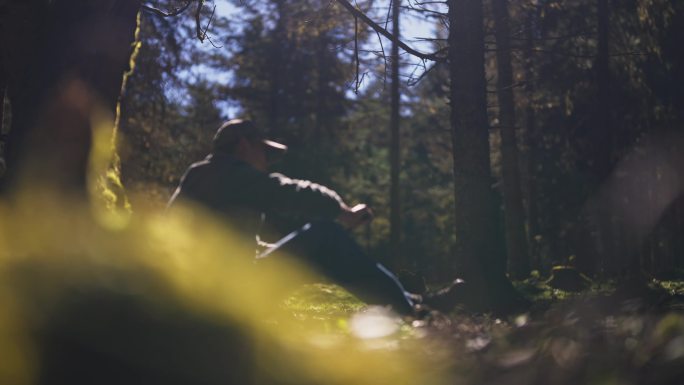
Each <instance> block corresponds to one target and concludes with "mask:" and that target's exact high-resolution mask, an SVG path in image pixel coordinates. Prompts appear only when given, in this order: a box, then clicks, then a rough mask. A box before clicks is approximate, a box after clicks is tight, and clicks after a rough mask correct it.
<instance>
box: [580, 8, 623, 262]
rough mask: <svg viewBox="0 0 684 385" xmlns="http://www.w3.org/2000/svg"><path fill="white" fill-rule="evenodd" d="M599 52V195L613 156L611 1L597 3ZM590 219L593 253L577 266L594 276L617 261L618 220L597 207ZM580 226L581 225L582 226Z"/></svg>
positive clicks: (594, 152)
mask: <svg viewBox="0 0 684 385" xmlns="http://www.w3.org/2000/svg"><path fill="white" fill-rule="evenodd" d="M596 5H597V8H596V20H597V28H598V33H597V50H596V61H595V71H594V76H595V80H596V109H595V111H594V117H593V129H592V132H591V134H590V136H589V149H590V152H589V153H588V154H587V156H588V157H589V159H592V160H593V162H592V163H593V164H592V165H591V170H592V175H591V179H592V183H593V184H594V186H595V191H599V190H600V188H601V185H602V184H603V183H605V182H606V181H607V180H608V177H609V175H610V171H611V166H612V156H613V151H614V149H613V132H612V127H611V122H610V112H611V99H610V68H609V50H608V47H609V35H608V32H609V28H608V27H609V22H610V13H609V7H608V0H597V2H596ZM592 211H593V212H592V213H590V215H591V216H593V217H594V218H595V224H596V225H595V226H596V227H595V231H594V234H593V235H591V236H589V237H587V239H591V244H592V245H593V247H592V248H593V250H591V251H590V252H584V253H578V254H577V256H578V259H577V265H578V268H580V269H581V270H582V271H583V272H584V273H586V274H589V275H594V274H595V273H596V272H597V270H598V268H599V266H604V267H606V266H607V265H606V262H607V261H610V260H612V259H614V258H613V257H612V256H611V255H612V254H614V253H615V250H614V245H615V244H614V242H613V237H614V233H615V231H614V228H615V223H616V222H617V219H616V218H615V214H614V213H612V212H610V211H609V210H608V208H607V207H594V208H593V209H592ZM580 223H581V222H580Z"/></svg>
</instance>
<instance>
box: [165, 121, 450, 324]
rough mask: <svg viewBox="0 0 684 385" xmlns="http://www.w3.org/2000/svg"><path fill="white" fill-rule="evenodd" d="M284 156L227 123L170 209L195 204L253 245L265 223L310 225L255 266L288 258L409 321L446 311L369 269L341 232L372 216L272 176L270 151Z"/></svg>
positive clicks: (436, 299) (306, 185)
mask: <svg viewBox="0 0 684 385" xmlns="http://www.w3.org/2000/svg"><path fill="white" fill-rule="evenodd" d="M286 149H287V147H286V146H285V145H283V144H280V143H277V142H274V141H271V140H268V139H265V137H264V135H263V134H261V133H260V131H259V128H258V127H257V126H256V125H255V124H254V123H252V122H251V121H249V120H242V119H234V120H230V121H228V122H225V123H224V124H223V125H222V126H221V127H220V128H219V129H218V131H217V132H216V135H215V136H214V140H213V150H212V152H211V154H209V155H208V156H207V157H206V158H205V159H204V160H202V161H200V162H197V163H194V164H192V165H191V166H190V167H189V168H188V170H187V171H186V172H185V174H184V175H183V177H182V178H181V182H180V185H179V186H178V188H177V189H176V191H175V192H174V194H173V196H172V197H171V200H170V201H169V207H171V206H173V205H174V204H175V203H176V202H178V201H180V200H186V199H187V200H190V201H193V202H195V203H199V204H201V205H203V206H205V207H206V208H208V209H209V210H211V211H214V212H216V213H218V214H220V215H221V216H222V217H223V218H225V219H226V220H228V222H229V223H231V224H232V225H233V226H234V228H235V229H236V230H237V231H239V232H241V233H242V235H244V236H247V237H249V238H252V239H254V238H255V237H256V239H257V243H260V242H259V235H258V232H259V229H260V228H261V227H262V224H263V222H264V220H265V217H266V216H268V215H280V216H287V215H296V216H298V217H304V218H308V220H309V222H308V223H307V224H306V225H304V226H303V227H301V228H300V229H298V230H296V231H293V232H291V233H290V234H288V235H287V236H285V237H284V238H282V239H281V240H279V241H278V242H276V243H275V244H272V245H267V246H266V248H265V250H263V251H262V252H260V253H259V254H257V258H258V259H264V260H267V259H268V258H278V257H279V254H281V253H282V254H286V255H292V256H294V257H295V258H297V259H299V260H301V261H303V262H305V263H306V264H307V265H308V266H310V267H311V268H312V269H313V270H314V271H316V272H318V273H320V274H323V275H324V276H326V277H327V278H329V279H330V280H332V281H333V282H335V283H337V284H339V285H341V286H342V287H344V288H345V289H347V290H349V291H350V292H351V293H352V294H354V295H356V296H357V297H358V298H359V299H361V300H362V301H365V302H367V303H370V304H378V305H390V306H391V307H392V308H393V309H394V310H395V311H397V312H398V313H400V314H404V315H411V314H413V312H414V310H415V305H416V304H417V303H419V302H423V301H424V302H426V303H427V304H428V305H429V306H433V307H434V308H439V309H438V310H448V308H447V307H450V306H451V305H452V303H451V301H445V300H444V299H445V298H442V297H444V294H445V293H446V294H448V291H442V293H441V294H440V295H433V296H430V295H428V296H427V297H426V298H424V297H423V296H420V295H417V294H413V293H408V292H406V291H405V290H404V288H403V287H402V285H401V283H400V282H399V280H398V279H397V278H396V277H395V276H394V275H393V274H392V273H391V272H390V271H389V270H388V269H387V268H385V267H384V266H383V265H381V264H380V263H377V262H375V261H373V260H372V259H371V258H370V257H369V256H368V255H366V254H365V253H364V251H363V250H362V249H361V247H360V246H359V245H358V244H357V243H356V242H355V241H354V239H352V237H351V236H350V234H349V233H348V232H347V230H346V229H345V227H347V228H353V227H355V226H358V225H361V224H363V223H366V222H368V221H370V220H371V219H372V212H371V210H370V208H368V207H367V206H366V205H356V206H355V207H353V208H352V207H349V205H347V204H346V203H345V202H344V200H342V198H340V196H339V195H338V194H337V193H336V192H335V191H333V190H332V189H330V188H328V187H325V186H322V185H319V184H316V183H313V182H310V181H307V180H299V179H292V178H288V177H286V176H285V175H282V174H278V173H270V174H269V173H268V171H267V168H268V161H267V151H279V152H282V151H285V150H286ZM343 226H344V227H343ZM455 282H456V281H455Z"/></svg>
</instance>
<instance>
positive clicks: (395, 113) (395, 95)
mask: <svg viewBox="0 0 684 385" xmlns="http://www.w3.org/2000/svg"><path fill="white" fill-rule="evenodd" d="M400 5H401V0H393V1H392V34H393V35H394V38H395V41H393V42H392V52H391V56H390V57H391V63H392V74H391V78H392V85H391V90H390V93H391V95H390V98H391V102H390V105H391V112H390V253H391V257H392V259H393V260H394V261H397V262H399V264H401V263H403V262H404V260H403V257H404V256H402V255H401V247H400V243H401V202H400V196H399V192H400V189H399V170H400V158H399V154H400V148H399V108H400V106H399V98H400V96H401V95H400V94H399V45H398V44H397V43H396V41H398V40H399V35H400V33H399V12H400Z"/></svg>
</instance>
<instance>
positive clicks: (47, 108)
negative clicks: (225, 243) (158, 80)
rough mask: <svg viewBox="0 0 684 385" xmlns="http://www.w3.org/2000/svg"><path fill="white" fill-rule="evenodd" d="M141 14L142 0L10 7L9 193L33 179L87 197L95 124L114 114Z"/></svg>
mask: <svg viewBox="0 0 684 385" xmlns="http://www.w3.org/2000/svg"><path fill="white" fill-rule="evenodd" d="M139 10H140V1H139V0H100V1H92V2H86V3H82V2H74V1H69V0H54V1H50V2H45V1H40V0H30V1H26V2H19V1H14V2H12V3H10V4H7V5H6V6H5V8H4V9H3V11H4V12H3V14H2V15H0V17H1V18H2V20H1V22H0V26H2V28H3V30H2V31H0V36H2V37H1V39H2V40H3V41H2V43H3V46H4V47H5V49H6V53H7V55H6V57H5V59H6V62H5V63H4V64H5V71H6V73H7V74H8V75H9V76H8V79H9V84H8V94H9V98H10V100H11V101H12V117H13V124H12V129H11V131H10V133H9V137H8V141H7V161H8V171H9V172H8V174H7V175H6V177H5V178H4V180H3V189H5V190H7V189H10V188H14V187H17V184H18V183H19V182H24V178H28V180H26V181H28V182H40V183H41V184H46V185H49V186H52V187H56V188H58V189H60V190H69V191H75V192H82V193H85V191H86V174H87V168H88V156H89V151H90V144H91V136H92V129H93V127H92V125H93V121H94V118H96V117H97V115H99V114H101V113H102V112H104V113H105V114H110V116H112V117H113V116H115V114H116V106H117V102H118V100H119V96H120V93H121V85H122V79H123V74H124V72H125V71H127V70H128V68H129V60H130V57H131V53H132V43H133V42H134V40H135V31H136V28H137V14H138V12H139ZM19 175H20V176H21V177H22V180H21V181H19V179H18V176H19Z"/></svg>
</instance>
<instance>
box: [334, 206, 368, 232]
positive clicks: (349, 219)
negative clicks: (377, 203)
mask: <svg viewBox="0 0 684 385" xmlns="http://www.w3.org/2000/svg"><path fill="white" fill-rule="evenodd" d="M337 220H338V221H339V222H340V223H341V224H342V225H343V226H345V227H347V228H349V229H353V228H355V227H357V226H359V225H362V224H364V223H368V222H370V221H372V220H373V210H371V208H370V207H368V206H367V205H365V204H363V203H359V204H358V205H356V206H354V207H352V208H349V207H347V206H345V207H343V208H342V212H341V213H340V215H339V216H338V217H337Z"/></svg>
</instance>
